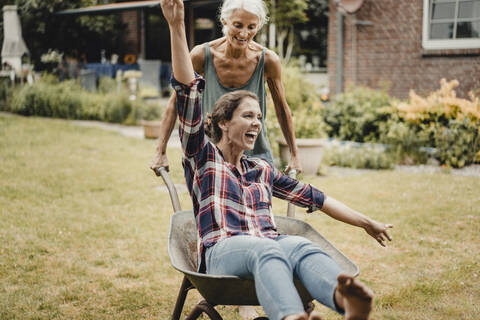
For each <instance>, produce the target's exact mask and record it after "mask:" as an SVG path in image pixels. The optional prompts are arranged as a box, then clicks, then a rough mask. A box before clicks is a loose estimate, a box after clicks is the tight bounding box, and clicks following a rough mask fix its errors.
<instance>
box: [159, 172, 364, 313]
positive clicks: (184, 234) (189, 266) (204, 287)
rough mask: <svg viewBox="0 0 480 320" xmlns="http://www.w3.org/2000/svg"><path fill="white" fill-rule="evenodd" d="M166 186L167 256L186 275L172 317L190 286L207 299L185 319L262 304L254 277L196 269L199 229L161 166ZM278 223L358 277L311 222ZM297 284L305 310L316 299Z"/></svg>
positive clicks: (279, 218) (287, 219) (282, 219)
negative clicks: (169, 206)
mask: <svg viewBox="0 0 480 320" xmlns="http://www.w3.org/2000/svg"><path fill="white" fill-rule="evenodd" d="M160 173H161V176H162V178H163V180H164V182H165V184H166V185H167V188H168V190H169V193H170V198H171V200H172V205H173V207H174V211H175V213H174V214H173V215H172V216H171V218H170V229H169V235H168V255H169V257H170V261H171V263H172V266H173V267H174V268H175V269H177V270H178V271H180V272H182V273H183V274H184V275H185V277H184V279H183V282H182V286H181V288H180V292H179V295H178V298H177V302H176V305H175V309H174V312H173V314H172V320H178V319H180V315H181V312H182V309H183V305H184V302H185V299H186V296H187V293H188V291H189V290H190V289H197V290H198V292H199V293H200V294H201V295H202V297H203V298H204V299H205V300H203V301H201V302H200V303H199V304H197V306H196V307H195V308H194V309H193V310H192V311H191V313H190V314H189V315H188V316H187V318H186V319H188V320H194V319H197V318H198V317H199V316H200V315H201V314H202V313H206V314H207V315H208V316H209V317H210V319H212V320H222V317H221V316H220V314H218V312H217V311H216V310H215V309H214V306H216V305H252V306H257V305H259V302H258V299H257V295H256V293H255V284H254V281H253V280H248V279H241V278H239V277H236V276H218V275H208V274H204V273H199V272H197V271H196V270H197V261H196V260H197V238H196V237H197V236H196V234H197V228H196V226H195V219H194V215H193V212H192V211H182V210H181V209H180V202H179V200H178V195H177V192H176V189H175V186H174V184H173V183H172V181H171V180H170V177H169V175H168V173H167V172H166V170H165V169H163V168H161V169H160ZM275 223H276V225H277V228H278V231H279V232H280V233H281V234H288V235H299V236H302V237H305V238H307V239H309V240H311V241H312V242H314V243H316V244H317V245H319V246H320V247H321V248H322V250H323V251H325V252H326V253H327V254H328V255H330V257H332V259H333V260H335V262H337V263H338V265H340V267H341V268H342V269H343V270H344V271H345V272H346V273H348V274H350V275H353V276H357V275H358V274H359V268H358V266H357V265H356V264H355V263H353V262H352V261H351V260H350V259H348V258H347V257H346V256H345V255H344V254H343V253H342V252H340V251H339V250H338V249H337V248H335V246H333V245H332V244H331V243H330V242H329V241H328V240H327V239H325V238H324V237H323V236H322V235H321V234H320V233H319V232H318V231H316V230H315V229H314V228H313V227H312V226H310V225H309V224H308V223H306V222H303V221H301V220H298V219H295V218H290V217H285V216H275ZM295 286H296V288H297V290H298V293H299V295H300V297H301V298H302V301H303V303H304V306H305V307H306V309H307V308H308V307H309V303H310V302H311V301H312V300H313V298H312V297H311V296H310V294H309V293H308V291H307V290H306V289H305V288H304V286H303V285H302V283H301V282H300V281H298V280H295Z"/></svg>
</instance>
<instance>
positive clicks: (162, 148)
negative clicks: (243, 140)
mask: <svg viewBox="0 0 480 320" xmlns="http://www.w3.org/2000/svg"><path fill="white" fill-rule="evenodd" d="M266 20H267V11H266V8H265V3H264V2H263V0H225V1H224V3H223V5H222V8H221V11H220V21H221V23H222V24H223V33H224V36H223V37H221V38H219V39H216V40H214V41H211V42H209V43H204V44H202V45H198V46H196V47H194V48H193V50H192V51H191V53H190V56H191V59H192V62H193V68H194V70H195V72H197V73H198V74H200V75H202V76H203V77H204V78H205V80H206V87H205V90H204V92H203V98H202V102H203V112H204V114H205V113H211V112H212V109H213V106H214V105H215V102H216V101H217V100H218V99H219V98H220V97H221V96H222V95H223V94H225V93H227V92H232V91H235V90H248V91H251V92H253V93H255V94H256V95H257V96H258V97H259V102H260V108H261V111H262V114H263V115H264V118H265V116H266V91H265V81H266V82H267V83H268V86H269V89H270V93H271V94H272V98H273V102H274V104H275V113H276V115H277V118H278V121H279V124H280V128H281V129H282V132H283V135H284V137H285V140H286V141H287V144H288V146H289V149H290V154H291V155H292V156H291V159H290V162H289V166H288V167H287V171H288V170H289V169H290V168H292V169H296V170H297V171H298V172H300V171H301V165H300V162H299V159H298V157H297V146H296V143H295V135H294V130H293V123H292V117H291V114H290V108H289V106H288V104H287V101H286V99H285V90H284V88H283V84H282V76H281V74H282V71H281V64H280V59H279V58H278V56H277V54H276V53H274V52H273V51H271V50H267V49H266V48H264V47H262V46H261V45H259V44H258V43H256V42H255V41H253V38H254V37H255V35H256V34H257V32H258V31H259V30H260V29H261V28H262V26H263V25H264V24H265V22H266ZM175 99H176V96H175V94H173V95H172V97H171V98H170V100H169V103H168V105H167V108H166V110H165V113H164V115H163V117H162V125H161V133H160V137H159V139H158V146H157V152H156V154H155V156H154V158H153V160H152V161H151V163H150V167H151V168H152V169H153V170H154V171H156V169H157V168H158V167H161V166H163V167H168V159H167V157H166V147H167V142H168V139H169V137H170V134H171V132H172V130H173V127H174V124H175V120H176V118H177V112H176V108H175ZM262 125H264V119H262ZM248 154H249V155H252V156H255V157H259V158H262V159H265V160H267V161H269V162H270V163H273V156H272V152H271V148H270V144H269V142H268V139H267V134H266V131H265V130H263V131H262V132H261V133H260V135H259V136H258V138H257V139H256V143H255V147H254V149H253V150H251V151H248Z"/></svg>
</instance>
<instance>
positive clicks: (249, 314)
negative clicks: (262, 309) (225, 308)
mask: <svg viewBox="0 0 480 320" xmlns="http://www.w3.org/2000/svg"><path fill="white" fill-rule="evenodd" d="M238 313H239V314H240V319H242V320H253V319H255V318H256V317H258V313H257V310H255V308H254V307H251V306H238Z"/></svg>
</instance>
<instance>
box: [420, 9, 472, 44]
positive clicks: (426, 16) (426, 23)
mask: <svg viewBox="0 0 480 320" xmlns="http://www.w3.org/2000/svg"><path fill="white" fill-rule="evenodd" d="M431 1H432V0H423V31H422V47H423V48H424V49H427V50H439V49H477V48H480V38H472V39H445V40H432V39H429V34H430V16H431V15H430V2H431Z"/></svg>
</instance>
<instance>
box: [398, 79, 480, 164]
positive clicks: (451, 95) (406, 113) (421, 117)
mask: <svg viewBox="0 0 480 320" xmlns="http://www.w3.org/2000/svg"><path fill="white" fill-rule="evenodd" d="M457 86H458V81H457V80H453V81H450V82H447V81H446V80H445V79H442V80H441V81H440V89H439V90H437V91H434V92H432V93H431V94H430V95H429V96H427V97H425V98H423V97H420V96H419V95H417V94H416V93H415V92H414V91H413V90H412V91H410V100H409V101H408V102H403V103H397V104H396V105H395V106H396V108H397V110H398V114H399V117H400V118H401V119H403V120H404V121H405V123H406V124H407V125H408V126H409V128H410V130H412V131H413V132H415V133H416V134H417V135H418V136H420V137H422V138H421V139H422V140H427V142H426V143H425V144H426V145H427V146H430V147H434V148H436V152H435V157H436V158H437V159H438V160H439V161H440V163H441V164H446V165H448V166H452V167H463V166H465V165H468V164H471V163H473V162H474V161H475V160H476V157H478V154H479V151H480V97H478V96H475V95H474V94H473V93H470V100H467V99H461V98H457V96H456V93H455V90H454V89H455V88H456V87H457Z"/></svg>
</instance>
